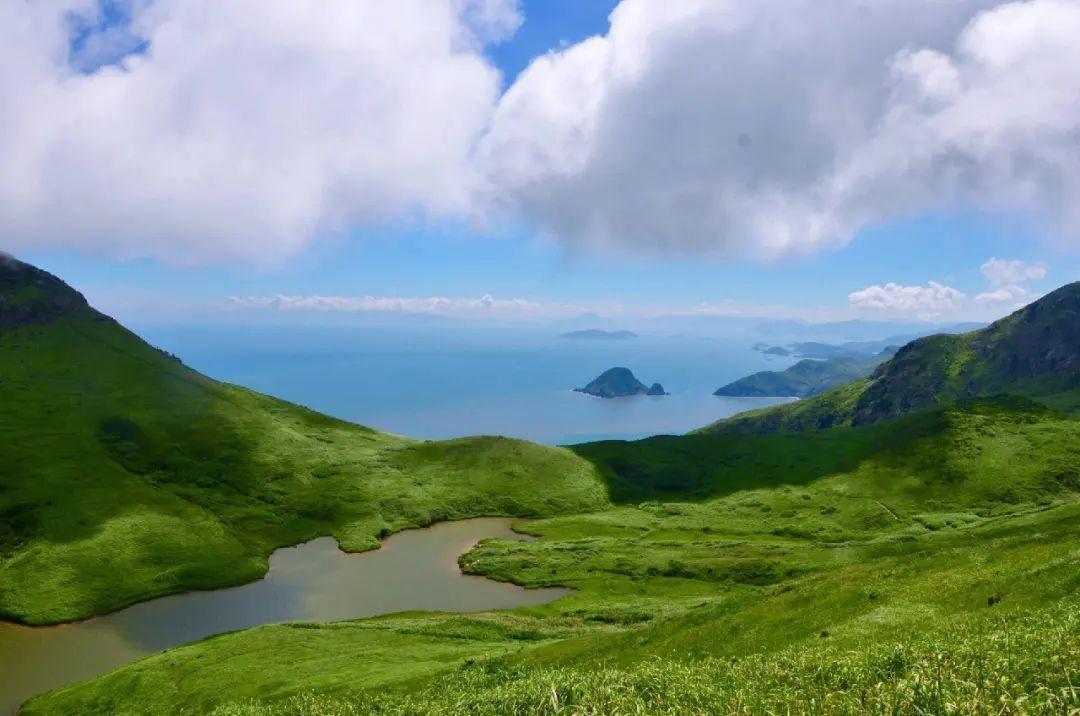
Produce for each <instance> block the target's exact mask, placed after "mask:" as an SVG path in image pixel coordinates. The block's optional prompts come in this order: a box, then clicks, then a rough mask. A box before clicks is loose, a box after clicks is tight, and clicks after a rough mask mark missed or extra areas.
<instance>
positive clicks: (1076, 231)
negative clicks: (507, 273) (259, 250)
mask: <svg viewBox="0 0 1080 716" xmlns="http://www.w3.org/2000/svg"><path fill="white" fill-rule="evenodd" d="M1078 36H1080V2H1077V0H1030V1H1025V2H1011V3H1000V2H991V1H988V0H951V1H950V2H939V1H938V0H878V1H876V2H872V3H866V2H847V1H843V0H758V1H756V2H744V1H742V0H685V1H684V2H679V3H676V4H672V3H657V2H652V1H651V0H623V2H621V3H620V4H619V6H618V7H617V8H616V9H615V11H614V12H613V13H612V15H611V26H610V31H609V32H608V33H607V34H605V35H603V36H600V37H593V38H590V39H588V40H585V41H583V42H581V43H578V44H576V45H573V46H571V47H568V48H566V49H564V50H561V51H558V52H552V53H549V54H548V55H546V56H544V57H541V58H539V59H537V60H536V61H535V62H533V63H532V65H531V66H530V67H529V68H528V69H527V70H526V71H525V72H524V73H522V74H521V75H520V77H519V79H518V80H517V81H516V82H515V83H514V85H513V86H512V87H511V88H510V89H509V90H508V91H507V92H506V93H505V94H504V96H503V97H502V99H501V101H500V103H499V106H498V109H497V111H496V113H495V118H494V122H493V126H492V129H491V131H490V132H489V133H488V134H487V135H486V136H485V138H484V140H483V142H482V144H481V150H480V159H481V162H482V164H483V166H484V167H485V169H486V172H487V175H488V177H489V179H490V181H491V185H492V187H493V188H494V189H493V191H494V193H495V194H496V195H497V196H498V197H501V198H502V199H503V200H504V201H506V202H508V204H509V206H510V207H512V210H515V211H521V212H523V213H524V214H525V215H526V216H528V217H530V218H531V219H532V220H534V221H535V222H536V223H537V224H538V225H539V226H541V227H543V228H545V229H547V230H548V231H550V232H551V233H552V234H553V235H554V236H557V237H560V238H562V239H563V240H565V241H567V242H569V243H571V244H577V243H588V244H598V245H617V246H631V247H635V248H645V249H681V250H687V249H689V250H703V249H704V250H713V251H718V252H720V253H723V254H725V255H734V256H753V257H776V256H782V255H788V254H798V253H804V252H809V251H814V250H817V249H820V248H823V247H828V246H836V245H841V244H844V243H845V242H847V241H849V240H850V239H851V238H852V236H853V235H854V233H855V232H856V231H857V230H858V229H859V228H860V227H861V226H863V225H865V224H866V223H868V222H870V221H876V220H881V219H887V218H889V217H893V216H897V215H901V214H907V213H910V212H913V211H919V210H922V209H925V208H927V207H932V206H938V205H942V204H946V203H951V202H967V203H970V204H974V205H977V206H983V207H988V208H992V209H995V210H1000V209H1003V210H1016V211H1021V212H1034V213H1035V214H1037V215H1038V216H1041V217H1044V218H1046V219H1047V220H1048V222H1049V223H1050V224H1051V225H1052V227H1053V228H1054V229H1055V230H1056V231H1058V232H1059V234H1060V235H1062V236H1066V237H1069V238H1071V239H1076V238H1078V237H1080V93H1078V92H1077V91H1076V87H1077V86H1080V43H1078V42H1076V37H1078Z"/></svg>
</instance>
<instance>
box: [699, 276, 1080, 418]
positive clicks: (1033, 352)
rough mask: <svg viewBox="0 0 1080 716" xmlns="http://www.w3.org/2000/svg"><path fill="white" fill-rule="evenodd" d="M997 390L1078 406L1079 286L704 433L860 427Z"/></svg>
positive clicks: (918, 343)
mask: <svg viewBox="0 0 1080 716" xmlns="http://www.w3.org/2000/svg"><path fill="white" fill-rule="evenodd" d="M999 393H1008V394H1015V395H1023V396H1027V397H1030V398H1034V399H1036V400H1040V401H1042V402H1043V403H1045V404H1047V405H1051V406H1054V407H1057V408H1060V409H1065V410H1076V409H1078V408H1080V282H1077V283H1072V284H1069V285H1067V286H1063V287H1061V288H1059V289H1058V290H1056V291H1054V292H1052V293H1050V294H1048V295H1046V296H1044V297H1043V298H1041V299H1039V300H1038V301H1035V302H1034V303H1032V304H1030V305H1028V306H1026V307H1024V308H1022V309H1020V310H1019V311H1016V312H1015V313H1013V314H1012V315H1010V316H1007V317H1005V318H1003V319H1001V320H1000V321H997V322H995V323H993V324H991V325H990V326H988V327H987V328H984V329H982V330H978V331H973V332H971V333H964V334H960V335H946V334H939V335H934V336H927V337H926V338H920V339H918V340H915V341H912V342H911V343H908V344H907V345H906V346H904V347H903V348H901V349H900V350H899V351H898V352H897V353H896V355H895V356H894V357H893V358H892V359H891V360H889V361H886V362H885V363H883V364H882V365H881V366H880V367H879V368H878V369H877V370H876V371H874V373H873V374H872V375H871V376H870V377H869V378H866V379H862V380H857V381H854V382H852V383H849V384H847V385H844V386H841V387H839V388H835V389H833V390H831V391H828V392H825V393H822V394H821V395H818V396H815V397H814V398H812V399H809V400H805V401H800V402H799V403H795V404H791V405H783V406H778V407H774V408H767V409H763V410H757V411H751V412H747V413H743V414H740V415H737V416H735V417H733V418H729V419H727V420H722V421H720V422H718V423H715V424H713V425H711V426H709V427H708V428H705V430H712V431H726V432H733V433H764V432H797V431H800V430H815V429H821V428H828V427H833V426H838V425H865V424H869V423H874V422H878V421H881V420H887V419H889V418H893V417H896V416H899V415H904V414H907V413H910V412H912V411H916V410H921V409H925V408H930V407H933V406H935V405H943V404H948V403H952V402H955V401H957V400H962V399H965V398H973V397H980V396H989V395H995V394H999Z"/></svg>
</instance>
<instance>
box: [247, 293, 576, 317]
mask: <svg viewBox="0 0 1080 716" xmlns="http://www.w3.org/2000/svg"><path fill="white" fill-rule="evenodd" d="M229 305H230V306H232V307H234V308H242V309H244V308H246V309H273V310H280V311H331V312H341V313H373V312H391V313H411V314H425V315H434V316H468V317H499V318H526V317H537V318H551V317H557V316H564V315H576V314H577V313H580V312H581V310H582V309H581V308H579V307H576V306H571V305H567V304H558V303H539V302H535V301H529V300H526V299H523V298H508V299H503V298H494V297H492V296H491V295H490V294H485V295H483V296H481V297H479V298H467V297H446V296H423V297H398V296H303V295H300V296H289V295H277V296H233V297H231V298H230V299H229Z"/></svg>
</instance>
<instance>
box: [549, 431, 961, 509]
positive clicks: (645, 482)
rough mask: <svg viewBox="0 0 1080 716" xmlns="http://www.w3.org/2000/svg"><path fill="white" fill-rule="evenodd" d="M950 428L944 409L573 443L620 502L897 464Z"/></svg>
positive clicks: (689, 497)
mask: <svg viewBox="0 0 1080 716" xmlns="http://www.w3.org/2000/svg"><path fill="white" fill-rule="evenodd" d="M945 428H946V421H945V417H944V414H943V412H942V411H940V410H935V411H929V412H923V413H919V414H915V415H910V416H905V417H903V418H899V419H896V420H891V421H888V422H887V423H881V424H877V425H870V426H865V427H859V428H833V429H828V430H819V431H807V432H802V433H791V434H781V435H724V434H691V435H681V436H675V435H663V436H657V437H652V438H646V439H644V440H638V441H635V442H623V441H605V442H596V443H585V444H581V445H574V446H571V447H570V449H571V450H573V451H574V452H575V453H576V454H578V455H579V456H581V457H583V458H585V459H586V460H588V461H590V462H591V463H593V465H595V466H596V468H597V470H598V472H599V473H600V474H601V475H602V476H603V479H604V480H605V482H606V483H607V488H608V493H609V497H610V498H611V500H612V502H615V503H617V504H626V503H637V502H641V501H643V500H661V501H674V500H678V501H700V500H706V499H711V498H714V497H720V496H724V495H729V494H731V493H734V492H739V491H741V490H748V489H759V488H762V487H779V486H783V485H793V486H796V485H806V484H809V483H811V482H814V481H816V480H819V479H821V478H823V477H827V476H829V475H835V474H839V473H846V472H851V471H853V470H855V469H856V468H857V467H858V466H859V465H860V464H862V463H864V462H866V461H875V462H881V463H885V464H896V463H899V462H901V461H902V459H903V453H904V452H905V448H907V447H908V446H910V445H911V444H912V443H914V442H915V441H918V440H921V439H925V438H930V437H933V436H934V435H938V434H940V433H941V432H942V431H943V430H945Z"/></svg>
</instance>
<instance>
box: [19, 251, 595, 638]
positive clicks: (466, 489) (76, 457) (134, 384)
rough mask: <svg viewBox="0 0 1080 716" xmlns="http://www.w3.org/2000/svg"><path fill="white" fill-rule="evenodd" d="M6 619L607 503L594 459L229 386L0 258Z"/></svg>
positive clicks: (90, 610)
mask: <svg viewBox="0 0 1080 716" xmlns="http://www.w3.org/2000/svg"><path fill="white" fill-rule="evenodd" d="M0 412H2V414H3V416H4V418H3V420H2V421H0V618H4V619H8V620H15V621H21V622H26V623H30V624H45V623H52V622H60V621H67V620H71V619H77V618H81V617H86V616H89V615H92V614H96V613H100V612H104V611H108V610H112V609H116V608H119V607H122V606H124V605H127V604H130V603H132V602H135V601H138V600H143V599H148V598H150V597H154V596H159V595H163V594H167V593H170V592H176V591H181V590H189V589H205V588H212V587H222V586H227V585H231V584H237V583H241V582H245V581H249V580H252V579H255V578H257V577H259V576H261V575H262V574H263V573H265V571H266V568H267V557H268V555H269V553H270V552H271V551H272V550H273V549H274V548H276V547H279V546H282V545H288V544H294V543H297V542H300V541H303V540H307V539H310V538H313V537H315V536H318V535H321V534H332V535H333V536H335V537H336V538H337V539H338V540H339V541H340V542H341V544H342V546H343V547H344V548H345V549H349V550H364V549H371V548H374V547H377V545H378V538H379V537H382V536H385V535H386V534H388V533H390V532H392V531H395V530H400V529H404V528H407V527H414V526H420V525H426V524H429V523H431V522H433V521H436V520H445V519H455V518H461V517H468V516H479V515H487V514H506V515H522V516H525V515H534V516H545V515H554V514H560V513H566V512H579V511H582V510H591V509H596V508H598V507H602V506H603V505H605V504H607V499H606V491H605V488H604V486H603V484H602V482H601V481H600V480H599V479H598V477H597V475H596V474H595V470H594V468H593V467H592V466H591V465H590V464H589V463H588V462H587V461H585V460H583V459H581V458H580V457H578V456H576V455H574V454H573V453H571V452H570V451H568V450H564V449H556V448H547V447H542V446H539V445H534V444H530V443H526V442H522V441H516V440H508V439H504V438H471V439H464V440H454V441H449V442H444V443H432V442H420V441H413V440H408V439H406V438H402V437H398V436H394V435H388V434H385V433H380V432H376V431H374V430H370V429H367V428H363V427H360V426H357V425H353V424H350V423H346V422H343V421H339V420H335V419H332V418H329V417H326V416H324V415H320V414H318V413H315V412H313V411H310V410H306V409H304V408H302V407H299V406H296V405H292V404H289V403H285V402H283V401H280V400H275V399H273V398H269V397H266V396H263V395H259V394H257V393H254V392H252V391H249V390H245V389H243V388H239V387H236V386H232V385H227V384H223V383H220V382H217V381H214V380H211V379H209V378H206V377H205V376H202V375H200V374H199V373H197V372H195V371H193V370H191V369H189V368H187V367H185V366H184V365H182V364H181V363H180V362H179V361H177V360H175V359H174V358H171V357H170V356H168V355H165V354H163V353H162V352H160V351H158V350H156V349H154V348H152V347H151V346H149V345H147V344H146V343H145V342H143V341H142V340H141V339H139V338H138V337H137V336H135V335H134V334H132V333H130V332H128V331H127V330H125V329H124V328H122V327H121V326H120V325H118V324H117V323H116V322H114V321H113V320H111V319H109V318H107V317H105V316H103V315H101V314H99V313H97V312H96V311H94V310H93V309H91V308H90V307H89V306H87V305H86V303H85V301H83V299H82V297H81V296H79V294H77V293H75V292H74V291H72V290H71V289H70V288H68V287H67V286H66V285H64V284H63V283H61V282H60V281H59V280H58V279H56V278H54V277H52V276H50V275H48V274H46V273H44V272H40V271H37V270H36V269H33V268H32V267H29V266H27V265H26V264H19V263H16V262H13V261H11V260H10V259H8V260H6V261H4V262H0Z"/></svg>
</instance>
